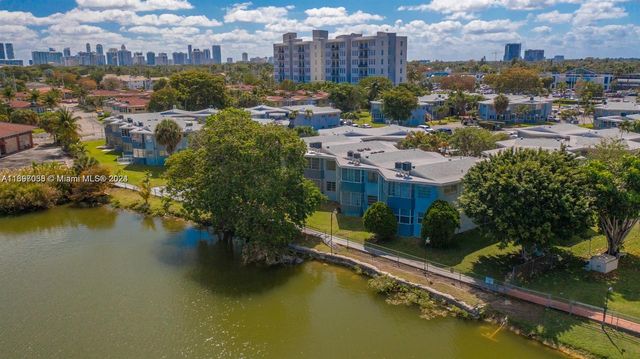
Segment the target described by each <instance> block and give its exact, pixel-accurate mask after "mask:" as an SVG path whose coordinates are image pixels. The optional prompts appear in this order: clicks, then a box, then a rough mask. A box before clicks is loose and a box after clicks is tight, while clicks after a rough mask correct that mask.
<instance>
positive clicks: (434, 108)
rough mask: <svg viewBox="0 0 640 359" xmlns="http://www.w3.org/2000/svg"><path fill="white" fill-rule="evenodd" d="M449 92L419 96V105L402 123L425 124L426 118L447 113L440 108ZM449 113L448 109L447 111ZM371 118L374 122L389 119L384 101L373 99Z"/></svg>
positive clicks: (411, 124) (437, 116) (436, 118)
mask: <svg viewBox="0 0 640 359" xmlns="http://www.w3.org/2000/svg"><path fill="white" fill-rule="evenodd" d="M448 98H449V95H448V94H443V93H435V94H430V95H426V96H421V97H418V107H417V108H415V109H414V110H413V111H411V117H410V118H409V119H408V120H406V121H403V122H402V123H401V125H404V126H411V127H415V126H418V125H422V124H424V122H425V120H429V121H431V120H439V119H441V118H442V117H444V116H445V115H443V113H441V112H439V109H440V108H441V107H443V106H445V102H446V101H447V99H448ZM446 113H448V111H446ZM371 118H372V120H373V122H377V123H385V122H387V120H390V119H387V118H385V116H384V113H383V112H382V101H371Z"/></svg>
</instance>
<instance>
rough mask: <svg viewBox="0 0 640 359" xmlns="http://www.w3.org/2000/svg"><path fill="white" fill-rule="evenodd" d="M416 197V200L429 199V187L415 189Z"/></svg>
mask: <svg viewBox="0 0 640 359" xmlns="http://www.w3.org/2000/svg"><path fill="white" fill-rule="evenodd" d="M416 196H417V197H418V198H429V196H431V187H427V186H418V187H417V188H416Z"/></svg>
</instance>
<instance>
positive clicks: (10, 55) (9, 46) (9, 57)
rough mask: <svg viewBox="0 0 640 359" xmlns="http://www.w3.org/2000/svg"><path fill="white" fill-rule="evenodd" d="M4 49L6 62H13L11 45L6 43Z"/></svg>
mask: <svg viewBox="0 0 640 359" xmlns="http://www.w3.org/2000/svg"><path fill="white" fill-rule="evenodd" d="M4 48H5V50H6V53H7V60H13V59H14V58H15V56H14V55H13V44H12V43H10V42H7V43H6V44H4Z"/></svg>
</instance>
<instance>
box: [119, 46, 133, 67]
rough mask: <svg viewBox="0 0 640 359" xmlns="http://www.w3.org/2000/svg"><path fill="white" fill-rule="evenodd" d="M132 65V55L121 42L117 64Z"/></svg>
mask: <svg viewBox="0 0 640 359" xmlns="http://www.w3.org/2000/svg"><path fill="white" fill-rule="evenodd" d="M131 65H133V57H132V56H131V51H129V50H127V47H126V46H124V44H122V46H120V50H118V66H131Z"/></svg>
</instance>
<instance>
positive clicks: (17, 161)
mask: <svg viewBox="0 0 640 359" xmlns="http://www.w3.org/2000/svg"><path fill="white" fill-rule="evenodd" d="M32 162H36V163H41V162H59V163H65V164H67V165H72V164H73V160H72V159H71V157H69V156H67V155H66V154H65V153H64V152H63V151H62V149H61V148H60V147H59V146H54V145H53V144H51V143H49V144H44V145H40V146H36V147H34V148H30V149H28V150H25V151H22V152H18V153H14V154H11V155H9V156H6V157H2V158H0V169H4V168H22V167H28V166H31V163H32Z"/></svg>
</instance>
